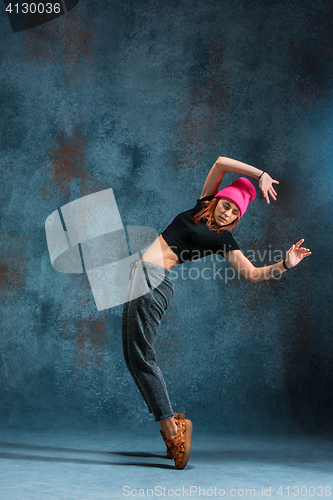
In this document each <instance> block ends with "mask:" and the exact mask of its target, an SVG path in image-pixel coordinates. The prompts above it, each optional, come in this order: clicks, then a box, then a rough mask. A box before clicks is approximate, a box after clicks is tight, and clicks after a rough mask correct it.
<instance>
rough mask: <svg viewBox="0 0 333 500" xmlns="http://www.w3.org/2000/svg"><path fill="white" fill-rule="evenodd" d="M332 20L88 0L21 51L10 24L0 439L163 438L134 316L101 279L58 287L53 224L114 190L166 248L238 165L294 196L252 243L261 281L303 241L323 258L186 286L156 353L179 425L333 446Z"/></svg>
mask: <svg viewBox="0 0 333 500" xmlns="http://www.w3.org/2000/svg"><path fill="white" fill-rule="evenodd" d="M332 14H333V7H332V3H331V2H330V1H329V0H326V1H325V0H315V1H311V2H310V1H304V0H294V1H292V0H291V1H290V0H288V1H277V0H275V1H264V0H261V1H259V0H251V1H247V0H243V1H242V0H224V1H223V0H221V1H214V0H205V1H203V0H202V1H201V2H199V1H194V0H193V1H189V0H185V1H177V0H174V1H171V0H164V1H161V0H156V1H154V2H151V1H148V0H147V1H143V0H135V1H124V0H117V1H115V0H112V1H102V0H98V1H97V0H96V1H89V0H81V1H80V3H79V5H78V6H77V7H76V8H75V9H73V10H72V11H71V12H70V13H68V14H67V15H66V16H63V17H61V18H58V19H56V20H55V21H53V22H51V23H48V24H45V25H43V26H40V27H37V28H34V29H30V30H26V31H23V32H19V33H15V34H13V33H12V32H11V29H10V25H9V22H8V19H7V18H6V16H5V12H4V9H3V8H2V11H1V18H0V54H1V74H0V109H1V112H0V120H1V125H0V144H1V160H0V161H1V243H0V252H1V268H0V271H1V274H0V294H1V335H0V346H1V357H0V394H1V397H0V411H1V423H2V425H19V424H29V425H34V426H41V425H56V424H57V422H60V423H64V422H66V421H68V422H70V423H72V424H75V423H76V422H83V423H84V422H90V423H92V424H93V425H96V424H103V425H104V424H105V425H109V426H112V425H114V424H115V422H116V419H117V418H118V417H120V418H121V422H124V423H126V425H130V426H133V428H135V426H136V422H137V420H138V419H139V420H140V421H143V422H147V423H148V422H150V421H151V417H150V416H149V415H148V413H147V411H146V408H145V406H144V404H143V402H142V401H141V399H140V396H139V393H138V392H137V389H136V386H135V384H134V382H133V381H132V379H131V378H130V376H129V374H128V372H127V369H126V367H125V363H124V361H123V358H122V349H121V335H120V333H121V311H122V308H121V306H119V307H114V308H112V309H110V310H106V311H102V312H98V311H97V310H96V306H95V304H94V301H93V297H92V294H91V291H90V287H89V284H88V280H87V278H86V276H85V275H68V274H61V273H57V272H56V271H54V270H53V269H52V267H51V264H50V259H49V255H48V251H47V246H46V239H45V231H44V222H45V219H46V218H47V216H48V215H49V214H50V213H51V212H53V211H54V210H56V209H57V208H59V207H60V206H61V205H63V204H65V203H68V202H69V201H71V200H74V199H76V198H78V197H80V196H84V195H87V194H90V193H94V192H96V191H99V190H103V189H107V188H110V187H112V188H113V190H114V193H115V196H116V199H117V202H118V206H119V210H120V213H121V217H122V220H123V223H124V225H125V226H127V225H147V226H151V227H153V228H155V229H156V230H157V231H158V232H161V231H163V230H164V229H165V227H166V226H167V225H168V224H169V223H170V222H171V220H172V219H173V218H174V216H175V215H176V214H177V213H179V212H180V211H183V210H186V209H188V208H191V207H192V206H194V204H195V202H196V199H197V198H198V197H199V196H200V193H201V190H202V185H203V183H204V181H205V178H206V175H207V173H208V171H209V169H210V167H211V165H212V164H213V163H214V161H215V159H216V158H217V156H219V155H222V156H229V157H233V158H236V159H238V160H241V161H245V162H247V163H250V164H252V165H255V166H257V167H259V168H262V169H264V170H267V171H268V172H269V173H270V174H271V175H272V177H273V178H275V179H277V180H279V181H280V185H279V186H278V187H277V191H278V200H277V201H276V202H272V203H271V204H270V205H267V203H266V202H265V200H264V199H263V198H262V195H261V193H260V191H259V189H257V193H258V196H257V198H256V200H255V201H254V202H253V203H251V206H250V208H249V210H248V212H247V213H246V215H245V216H244V218H243V219H242V221H241V224H240V225H239V227H238V228H237V229H236V231H235V233H234V236H235V238H236V240H237V241H238V242H239V244H240V246H241V248H242V250H243V252H244V253H245V254H246V255H249V254H248V252H249V251H250V250H254V251H256V252H257V253H256V257H257V261H256V265H262V263H261V262H260V260H259V255H258V251H260V252H263V251H264V250H265V249H267V250H271V256H270V255H267V256H266V258H265V260H264V261H263V262H264V264H265V265H267V264H270V263H272V262H273V260H272V259H273V257H274V251H276V250H279V249H281V250H283V251H286V250H288V249H289V248H290V246H291V245H292V243H295V242H296V241H298V240H299V239H300V238H302V237H304V238H305V245H306V246H307V247H310V249H311V250H312V255H311V257H307V258H306V259H305V260H304V262H302V263H301V264H300V265H299V266H298V267H297V268H295V269H293V270H291V271H289V272H287V273H284V275H283V277H282V279H281V280H279V281H277V280H276V281H274V280H270V281H268V282H264V283H260V284H257V285H253V284H251V283H250V282H248V281H246V280H245V279H243V278H242V279H240V280H239V279H235V280H233V281H229V282H227V283H224V280H222V279H215V280H213V279H210V280H204V279H197V280H196V279H192V280H190V279H186V277H187V278H188V273H189V271H190V269H191V268H196V269H197V270H198V272H201V271H202V269H203V268H204V267H206V266H210V268H211V269H212V268H213V265H214V263H215V264H217V265H218V266H222V268H223V272H225V270H226V268H227V266H226V263H225V262H223V263H220V262H217V260H215V259H214V262H210V261H209V260H208V259H207V261H204V260H202V261H197V262H196V263H186V264H184V265H182V266H181V267H180V266H178V267H177V268H175V270H177V272H178V273H180V270H181V268H183V269H184V274H183V278H182V277H181V276H179V277H178V279H177V281H176V282H175V295H174V301H173V303H172V304H171V305H170V308H169V310H168V311H167V313H166V315H165V318H164V323H163V325H162V328H161V332H160V338H159V341H158V345H157V351H158V355H159V359H160V364H161V367H162V369H163V372H164V374H165V379H166V381H167V384H168V387H169V390H170V396H171V398H172V401H173V402H174V407H175V410H177V409H185V410H186V412H187V414H188V416H190V417H192V420H193V421H194V423H195V425H198V426H200V427H201V426H204V425H206V424H207V423H208V424H210V423H211V422H213V421H214V422H215V423H216V424H218V428H219V429H220V430H222V431H230V430H235V431H272V430H276V429H280V430H291V431H296V430H297V429H299V430H310V431H314V430H315V431H328V430H330V429H331V428H332V417H333V404H332V401H333V398H332V396H333V394H332V392H333V391H332V389H333V382H332V375H333V369H332V355H333V352H332V351H333V340H332V326H331V324H332V310H331V300H330V299H331V296H332V290H333V287H332V273H331V268H330V258H331V249H332V233H331V229H332V222H331V221H332V215H333V214H332V208H331V192H332V188H333V176H332V161H333V147H332V144H333V127H332V125H333V88H332V69H333V31H332V17H333V16H332ZM235 177H237V176H235V175H234V174H227V175H226V177H225V182H226V183H230V182H231V181H232V180H233V179H234V178H235ZM253 182H254V184H255V185H256V187H258V184H257V182H256V181H255V180H253ZM270 257H271V259H270ZM195 275H196V274H195V273H193V275H192V276H195ZM222 275H223V274H222ZM223 276H224V275H223Z"/></svg>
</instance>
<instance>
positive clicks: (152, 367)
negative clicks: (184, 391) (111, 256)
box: [122, 260, 174, 422]
mask: <svg viewBox="0 0 333 500" xmlns="http://www.w3.org/2000/svg"><path fill="white" fill-rule="evenodd" d="M131 267H132V269H131V275H130V282H129V286H128V290H127V298H128V299H129V300H128V302H125V303H124V306H123V315H122V341H123V351H124V357H125V361H126V364H127V367H128V369H129V372H130V374H131V375H132V377H133V379H134V381H135V383H136V385H137V387H138V389H139V391H140V393H141V395H142V397H143V399H144V400H145V402H146V404H147V406H148V409H149V411H150V412H151V413H153V415H154V417H155V420H156V421H157V422H158V421H160V420H165V419H167V418H171V417H173V416H174V413H173V410H172V407H171V402H170V398H169V395H168V391H167V388H166V385H165V382H164V379H163V375H162V372H161V370H160V368H159V367H158V366H157V362H156V357H155V350H154V344H155V340H156V334H157V331H158V329H159V327H160V324H161V319H162V316H163V313H164V312H165V311H166V309H167V308H168V305H169V303H170V300H171V299H172V297H173V291H174V285H173V282H172V280H171V278H170V275H171V271H170V270H169V269H166V268H164V267H161V266H159V265H157V264H153V263H151V262H147V261H138V260H137V261H135V262H133V263H132V265H131ZM147 271H148V273H149V275H148V273H147ZM154 280H157V282H160V281H161V283H160V284H159V285H158V286H157V287H156V288H152V286H153V285H151V283H154ZM147 285H148V287H147ZM140 287H141V288H142V289H144V287H146V290H147V293H145V294H144V295H141V296H139V297H137V296H136V295H135V293H134V292H135V291H137V290H138V289H140ZM131 295H132V298H131ZM133 296H135V297H136V298H133Z"/></svg>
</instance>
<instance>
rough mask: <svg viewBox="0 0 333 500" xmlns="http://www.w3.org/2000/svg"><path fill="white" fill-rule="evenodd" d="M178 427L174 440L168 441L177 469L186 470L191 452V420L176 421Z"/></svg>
mask: <svg viewBox="0 0 333 500" xmlns="http://www.w3.org/2000/svg"><path fill="white" fill-rule="evenodd" d="M176 424H177V427H178V430H177V434H176V436H175V437H174V438H170V439H168V441H167V443H168V444H167V446H168V449H169V450H170V451H171V452H172V454H173V458H174V461H175V467H176V469H184V468H185V467H186V465H187V462H188V459H189V457H190V452H191V440H192V422H191V420H182V419H179V420H176Z"/></svg>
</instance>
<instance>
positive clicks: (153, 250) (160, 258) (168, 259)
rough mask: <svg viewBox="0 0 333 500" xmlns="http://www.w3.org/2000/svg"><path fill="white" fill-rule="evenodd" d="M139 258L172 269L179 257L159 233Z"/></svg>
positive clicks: (177, 262)
mask: <svg viewBox="0 0 333 500" xmlns="http://www.w3.org/2000/svg"><path fill="white" fill-rule="evenodd" d="M141 260H145V261H147V262H152V263H153V264H157V265H158V266H162V267H165V268H166V269H172V268H173V266H175V265H176V264H179V259H178V257H177V255H176V254H175V252H174V251H173V250H171V248H170V247H169V245H168V244H167V242H166V241H165V239H164V238H163V237H162V235H160V236H159V237H158V238H157V240H155V241H154V243H153V244H152V245H151V246H150V247H149V248H148V250H147V251H146V252H145V253H144V254H143V256H142V258H141Z"/></svg>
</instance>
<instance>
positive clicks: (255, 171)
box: [200, 156, 279, 203]
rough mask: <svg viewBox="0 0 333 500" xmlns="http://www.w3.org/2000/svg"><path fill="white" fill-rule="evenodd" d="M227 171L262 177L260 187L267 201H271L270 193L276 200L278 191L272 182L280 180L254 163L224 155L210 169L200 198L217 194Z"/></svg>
mask: <svg viewBox="0 0 333 500" xmlns="http://www.w3.org/2000/svg"><path fill="white" fill-rule="evenodd" d="M226 172H233V173H238V174H242V175H247V176H248V177H253V178H255V179H259V177H260V179H259V189H260V191H261V192H262V194H263V196H264V198H265V200H266V201H267V203H270V200H269V195H270V196H271V197H272V198H273V200H276V196H277V193H276V191H275V189H274V188H273V185H272V184H273V182H275V183H277V184H279V181H276V180H274V179H272V178H271V176H270V175H269V174H268V173H267V172H264V171H263V170H260V169H259V168H256V167H252V165H248V164H247V163H242V162H241V161H238V160H233V159H232V158H226V157H224V156H219V157H218V159H217V160H216V162H215V163H214V165H213V166H212V168H211V169H210V172H209V173H208V175H207V178H206V181H205V184H204V186H203V188H202V192H201V196H200V198H203V197H204V196H209V195H212V194H216V193H217V192H218V190H219V186H220V184H221V182H222V179H223V177H224V174H225V173H226Z"/></svg>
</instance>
